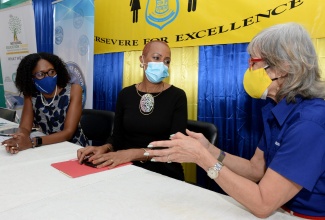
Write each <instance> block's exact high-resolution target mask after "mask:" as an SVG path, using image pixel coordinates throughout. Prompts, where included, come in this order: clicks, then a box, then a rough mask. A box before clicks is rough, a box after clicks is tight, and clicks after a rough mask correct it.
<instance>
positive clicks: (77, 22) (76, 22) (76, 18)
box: [73, 8, 84, 29]
mask: <svg viewBox="0 0 325 220" xmlns="http://www.w3.org/2000/svg"><path fill="white" fill-rule="evenodd" d="M83 23H84V12H83V10H82V9H80V8H78V9H75V11H74V14H73V26H74V28H76V29H79V28H80V27H81V26H82V24H83Z"/></svg>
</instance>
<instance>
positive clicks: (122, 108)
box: [107, 85, 187, 180]
mask: <svg viewBox="0 0 325 220" xmlns="http://www.w3.org/2000/svg"><path fill="white" fill-rule="evenodd" d="M139 94H140V95H144V94H145V93H143V92H140V91H139ZM139 94H138V93H137V91H136V87H135V85H132V86H129V87H126V88H124V89H122V91H121V92H120V93H119V95H118V98H117V103H116V112H115V120H114V130H113V135H112V137H110V138H109V139H108V140H107V143H110V144H112V145H113V147H114V150H115V151H117V150H123V149H130V148H146V147H147V146H148V144H149V143H150V142H152V141H158V140H168V139H169V136H170V135H171V134H175V133H176V132H179V131H180V132H182V133H185V129H186V126H187V98H186V94H185V92H184V91H183V90H181V89H179V88H177V87H175V86H170V87H169V88H168V89H166V90H165V91H163V92H162V93H161V94H159V93H152V95H153V96H155V98H154V109H153V112H152V113H151V114H149V115H143V114H142V113H141V112H140V110H139V104H140V99H141V97H140V96H139ZM158 94H159V95H158ZM157 95H158V96H157ZM134 165H137V166H140V167H143V168H145V169H148V170H151V171H155V172H158V173H161V174H163V175H166V176H169V177H173V178H176V179H179V180H184V173H183V169H182V166H181V164H179V163H160V162H150V160H149V161H147V162H146V163H140V162H139V161H135V162H134Z"/></svg>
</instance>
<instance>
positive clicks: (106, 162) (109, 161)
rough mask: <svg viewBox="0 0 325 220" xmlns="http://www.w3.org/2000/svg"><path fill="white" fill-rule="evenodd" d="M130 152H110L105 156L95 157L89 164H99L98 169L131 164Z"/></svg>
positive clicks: (90, 159)
mask: <svg viewBox="0 0 325 220" xmlns="http://www.w3.org/2000/svg"><path fill="white" fill-rule="evenodd" d="M129 153H130V152H129V151H127V150H121V151H115V152H108V153H105V154H99V155H94V156H92V157H91V158H89V162H92V163H93V164H99V165H98V166H97V168H102V167H106V166H107V167H108V168H114V167H116V166H118V165H120V164H123V163H127V162H130V155H129Z"/></svg>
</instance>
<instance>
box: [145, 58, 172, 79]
mask: <svg viewBox="0 0 325 220" xmlns="http://www.w3.org/2000/svg"><path fill="white" fill-rule="evenodd" d="M145 73H146V77H147V79H148V80H149V81H150V82H152V83H160V82H161V81H163V79H165V78H166V77H168V76H169V74H168V66H166V65H165V64H164V63H163V62H148V66H147V69H146V70H145Z"/></svg>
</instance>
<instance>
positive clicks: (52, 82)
mask: <svg viewBox="0 0 325 220" xmlns="http://www.w3.org/2000/svg"><path fill="white" fill-rule="evenodd" d="M33 81H34V84H35V87H36V89H37V90H38V91H40V92H42V93H46V94H51V93H52V92H53V91H54V89H55V87H56V82H57V75H55V76H53V77H50V76H47V77H44V78H43V79H35V78H34V79H33Z"/></svg>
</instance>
